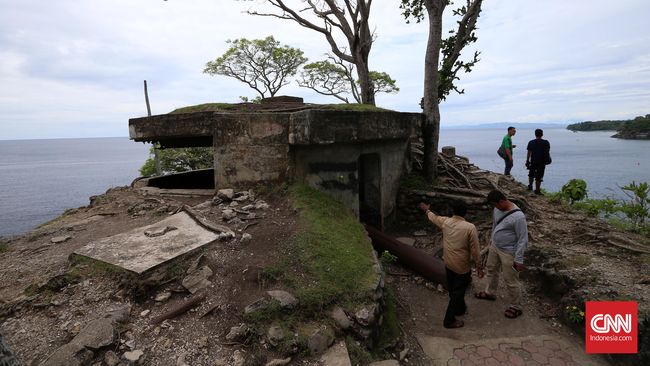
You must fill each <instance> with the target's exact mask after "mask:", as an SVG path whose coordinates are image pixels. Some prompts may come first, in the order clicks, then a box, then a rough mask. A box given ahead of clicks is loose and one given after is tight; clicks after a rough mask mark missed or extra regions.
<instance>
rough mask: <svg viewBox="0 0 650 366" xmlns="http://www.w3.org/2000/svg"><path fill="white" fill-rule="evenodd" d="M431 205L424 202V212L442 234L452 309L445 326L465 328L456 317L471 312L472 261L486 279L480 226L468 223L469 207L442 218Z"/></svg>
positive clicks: (460, 205) (454, 206)
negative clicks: (467, 293) (468, 296)
mask: <svg viewBox="0 0 650 366" xmlns="http://www.w3.org/2000/svg"><path fill="white" fill-rule="evenodd" d="M429 207H430V205H428V204H426V203H424V202H421V203H420V209H421V210H422V211H424V212H426V214H427V218H428V219H429V220H430V221H431V222H433V223H434V224H435V225H436V226H437V227H438V228H440V230H442V248H443V252H442V253H443V254H442V260H443V261H444V262H445V270H446V272H447V289H448V290H449V305H448V306H447V312H446V313H445V319H444V321H443V325H444V326H445V328H460V327H462V326H463V325H464V323H463V321H462V320H457V319H456V316H458V315H463V314H465V312H466V311H467V305H466V304H465V291H466V290H467V287H469V284H470V283H471V282H472V268H471V261H472V259H474V263H476V271H477V273H478V277H479V278H482V277H483V268H482V267H481V265H480V251H479V242H478V232H477V230H476V226H474V224H471V223H469V222H467V221H465V218H464V216H465V214H466V213H467V206H466V205H465V204H463V203H461V202H454V203H452V205H451V210H452V214H453V216H452V217H446V216H438V215H436V214H434V213H433V212H431V211H430V210H429Z"/></svg>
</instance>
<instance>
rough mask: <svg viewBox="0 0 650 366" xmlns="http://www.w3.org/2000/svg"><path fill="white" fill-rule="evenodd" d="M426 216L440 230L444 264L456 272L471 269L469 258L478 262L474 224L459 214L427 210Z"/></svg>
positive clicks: (459, 272) (476, 232)
mask: <svg viewBox="0 0 650 366" xmlns="http://www.w3.org/2000/svg"><path fill="white" fill-rule="evenodd" d="M427 217H428V218H429V220H430V221H431V222H433V223H434V224H435V225H436V226H437V227H439V228H440V229H441V230H442V247H443V252H442V260H443V261H445V266H447V268H449V269H451V270H452V271H454V272H456V273H458V274H464V273H467V272H469V271H470V270H471V265H470V263H471V258H474V263H479V255H480V254H479V243H478V231H477V230H476V226H474V224H471V223H469V222H467V221H465V219H464V218H462V217H460V216H452V217H446V216H438V215H436V214H434V213H433V212H431V211H429V212H427Z"/></svg>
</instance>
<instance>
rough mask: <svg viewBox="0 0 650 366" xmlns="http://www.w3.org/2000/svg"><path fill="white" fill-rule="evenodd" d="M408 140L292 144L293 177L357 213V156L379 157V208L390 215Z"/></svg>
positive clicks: (384, 214) (381, 211) (384, 216)
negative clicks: (369, 155)
mask: <svg viewBox="0 0 650 366" xmlns="http://www.w3.org/2000/svg"><path fill="white" fill-rule="evenodd" d="M407 146H408V145H407V142H406V141H402V140H388V141H376V142H366V143H362V144H350V143H348V144H338V143H337V144H331V145H316V146H314V145H304V146H295V145H294V146H292V148H291V149H292V155H293V156H294V159H295V160H294V161H295V166H296V171H295V177H296V180H298V181H302V182H305V183H307V184H309V185H310V186H312V187H314V188H316V189H318V190H320V191H323V192H326V193H328V194H329V195H331V196H333V197H334V198H336V199H338V200H340V201H341V202H343V203H344V204H345V205H346V206H347V207H349V208H350V209H351V210H352V211H353V212H354V213H355V214H356V215H357V216H358V215H359V189H360V187H359V158H360V156H361V155H362V154H377V155H378V156H379V160H380V164H379V172H378V175H379V177H381V180H380V183H379V184H380V187H379V188H380V195H381V202H382V204H381V207H380V214H381V216H382V218H386V217H388V216H390V215H392V214H393V212H394V210H395V204H396V200H397V191H398V189H399V180H400V177H401V175H402V172H403V171H404V156H405V155H406V152H407V151H406V149H407Z"/></svg>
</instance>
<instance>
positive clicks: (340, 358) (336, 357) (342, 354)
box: [320, 341, 352, 366]
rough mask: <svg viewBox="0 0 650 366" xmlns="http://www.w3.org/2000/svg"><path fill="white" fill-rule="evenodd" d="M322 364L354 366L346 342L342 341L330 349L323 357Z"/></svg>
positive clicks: (326, 365) (324, 365)
mask: <svg viewBox="0 0 650 366" xmlns="http://www.w3.org/2000/svg"><path fill="white" fill-rule="evenodd" d="M320 362H321V364H322V365H323V366H352V363H351V362H350V356H349V354H348V348H347V346H346V345H345V341H340V342H338V343H336V344H334V345H333V346H332V347H330V348H329V349H328V350H327V352H325V353H324V354H323V355H322V356H321V358H320Z"/></svg>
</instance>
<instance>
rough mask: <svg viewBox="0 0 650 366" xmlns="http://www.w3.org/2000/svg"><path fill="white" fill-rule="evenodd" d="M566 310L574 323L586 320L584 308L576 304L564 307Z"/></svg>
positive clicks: (567, 315) (568, 317)
mask: <svg viewBox="0 0 650 366" xmlns="http://www.w3.org/2000/svg"><path fill="white" fill-rule="evenodd" d="M564 312H565V314H566V317H567V319H569V321H570V322H572V323H575V324H580V323H582V322H584V321H585V312H584V310H582V309H580V308H579V307H577V306H575V305H572V306H567V307H566V308H564Z"/></svg>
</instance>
